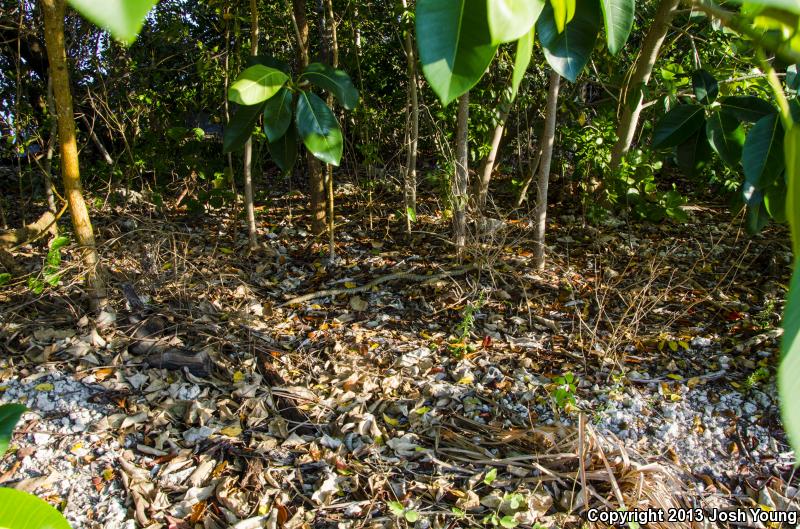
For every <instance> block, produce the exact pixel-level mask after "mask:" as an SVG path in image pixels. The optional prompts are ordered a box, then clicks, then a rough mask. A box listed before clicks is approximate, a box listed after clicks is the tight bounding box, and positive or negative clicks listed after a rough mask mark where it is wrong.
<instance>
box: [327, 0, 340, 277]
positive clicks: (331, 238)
mask: <svg viewBox="0 0 800 529" xmlns="http://www.w3.org/2000/svg"><path fill="white" fill-rule="evenodd" d="M325 8H326V10H327V17H328V27H329V28H330V41H329V44H330V52H331V63H332V66H333V67H334V68H338V67H339V41H338V39H337V38H336V19H335V18H334V16H333V1H332V0H325ZM328 106H329V107H331V108H333V96H332V95H328ZM326 169H327V170H326V173H327V187H328V250H329V253H330V261H331V263H332V262H333V261H334V260H335V259H336V235H335V233H334V229H335V220H336V219H335V217H334V207H333V206H334V204H333V166H332V165H331V164H327V167H326Z"/></svg>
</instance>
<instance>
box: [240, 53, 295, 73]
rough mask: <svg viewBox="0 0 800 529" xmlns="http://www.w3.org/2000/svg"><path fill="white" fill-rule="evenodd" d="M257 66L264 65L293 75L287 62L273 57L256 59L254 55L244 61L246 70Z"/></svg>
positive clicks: (261, 56)
mask: <svg viewBox="0 0 800 529" xmlns="http://www.w3.org/2000/svg"><path fill="white" fill-rule="evenodd" d="M256 64H262V65H264V66H269V67H270V68H274V69H275V70H280V71H282V72H283V73H285V74H286V75H292V67H291V66H289V63H288V62H286V61H282V60H281V59H278V58H276V57H273V56H272V55H256V56H255V57H254V56H252V55H248V56H247V58H246V59H245V60H244V65H245V68H249V67H251V66H255V65H256Z"/></svg>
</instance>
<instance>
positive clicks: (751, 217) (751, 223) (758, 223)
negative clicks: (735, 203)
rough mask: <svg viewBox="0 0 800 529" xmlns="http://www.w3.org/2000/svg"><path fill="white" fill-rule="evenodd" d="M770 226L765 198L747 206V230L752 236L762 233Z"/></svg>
mask: <svg viewBox="0 0 800 529" xmlns="http://www.w3.org/2000/svg"><path fill="white" fill-rule="evenodd" d="M768 224H769V213H767V208H766V206H765V205H764V198H763V196H762V197H761V200H759V201H758V202H756V203H755V204H753V205H752V206H751V205H748V206H747V216H746V217H745V225H744V227H745V229H746V230H747V233H749V234H750V235H756V234H757V233H760V232H761V230H763V229H764V228H765V227H766V226H767V225H768Z"/></svg>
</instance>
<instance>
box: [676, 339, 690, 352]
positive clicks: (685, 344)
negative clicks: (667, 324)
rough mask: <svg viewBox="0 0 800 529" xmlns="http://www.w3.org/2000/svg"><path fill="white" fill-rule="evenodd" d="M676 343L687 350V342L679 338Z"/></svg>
mask: <svg viewBox="0 0 800 529" xmlns="http://www.w3.org/2000/svg"><path fill="white" fill-rule="evenodd" d="M678 345H680V346H681V347H683V348H684V349H686V350H687V351H688V350H689V344H688V343H686V342H685V341H684V340H679V341H678Z"/></svg>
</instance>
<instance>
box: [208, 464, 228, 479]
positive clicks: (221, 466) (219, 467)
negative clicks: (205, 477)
mask: <svg viewBox="0 0 800 529" xmlns="http://www.w3.org/2000/svg"><path fill="white" fill-rule="evenodd" d="M227 467H228V463H227V462H226V461H223V462H222V463H220V464H219V465H217V466H216V467H214V472H212V473H211V476H212V477H215V478H218V477H220V476H221V475H222V473H223V472H225V469H226V468H227Z"/></svg>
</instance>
